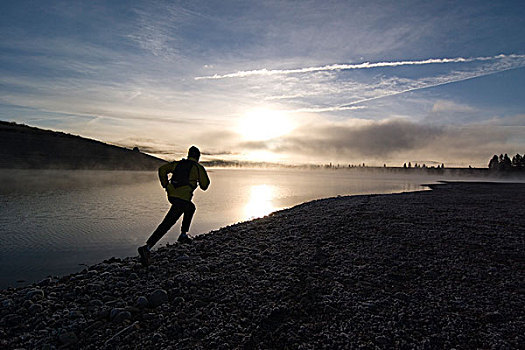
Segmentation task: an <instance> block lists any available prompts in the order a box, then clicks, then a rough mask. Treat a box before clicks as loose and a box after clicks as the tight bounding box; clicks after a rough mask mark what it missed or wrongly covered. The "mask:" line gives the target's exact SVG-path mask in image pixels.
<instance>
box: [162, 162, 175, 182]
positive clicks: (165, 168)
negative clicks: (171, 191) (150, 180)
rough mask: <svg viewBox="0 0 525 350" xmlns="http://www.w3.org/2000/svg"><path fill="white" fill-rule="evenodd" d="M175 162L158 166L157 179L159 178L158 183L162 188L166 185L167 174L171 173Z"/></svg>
mask: <svg viewBox="0 0 525 350" xmlns="http://www.w3.org/2000/svg"><path fill="white" fill-rule="evenodd" d="M175 163H176V162H171V163H168V164H164V165H162V166H161V167H160V168H159V180H160V185H161V186H162V187H163V188H166V186H168V184H169V180H168V174H169V173H171V172H172V171H173V169H174V168H175Z"/></svg>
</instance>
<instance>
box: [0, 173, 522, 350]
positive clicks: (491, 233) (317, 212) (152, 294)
mask: <svg viewBox="0 0 525 350" xmlns="http://www.w3.org/2000/svg"><path fill="white" fill-rule="evenodd" d="M432 187H433V190H432V191H421V192H413V193H403V194H392V195H367V196H352V197H337V198H329V199H323V200H318V201H313V202H309V203H305V204H301V205H299V206H296V207H294V208H291V209H287V210H283V211H279V212H277V213H274V214H271V215H270V216H268V217H264V218H261V219H257V220H254V221H250V222H244V223H239V224H235V225H232V226H228V227H225V228H222V229H220V230H217V231H212V232H210V233H209V234H206V235H203V236H199V237H197V238H196V239H195V240H194V241H193V243H192V244H189V245H179V244H176V245H168V246H166V247H161V248H159V249H157V250H154V251H153V253H152V259H153V265H151V266H150V267H148V268H143V267H141V265H140V264H139V262H138V258H137V257H130V258H126V259H118V258H112V259H109V260H106V261H104V262H102V263H100V264H97V265H93V266H90V267H89V268H87V269H85V270H84V271H82V272H80V273H76V274H72V275H68V276H63V277H49V278H47V279H45V280H43V281H41V282H39V283H35V284H34V285H32V286H29V287H23V288H9V289H6V290H2V291H0V348H8V349H11V348H12V349H15V348H25V349H55V348H57V349H58V348H61V349H63V348H75V349H76V348H80V349H105V348H107V349H115V348H120V349H135V348H141V349H179V348H182V349H185V348H186V349H189V348H191V349H199V348H207V349H208V348H209V349H231V348H244V349H252V348H255V349H257V348H279V349H286V348H289V349H334V348H385V349H386V348H421V349H431V348H456V349H466V348H469V349H470V348H487V349H488V348H498V349H506V348H507V349H510V348H520V347H522V346H523V345H524V344H525V335H524V334H525V311H524V310H525V300H524V295H525V269H524V266H525V205H524V198H525V184H489V183H447V184H442V185H432Z"/></svg>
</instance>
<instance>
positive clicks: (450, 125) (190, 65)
mask: <svg viewBox="0 0 525 350" xmlns="http://www.w3.org/2000/svg"><path fill="white" fill-rule="evenodd" d="M524 14H525V2H523V1H467V0H465V1H373V0H367V1H363V0H361V1H329V0H324V1H308V0H305V1H271V0H270V1H246V0H245V1H226V0H225V1H199V0H192V1H155V0H152V1H74V0H68V1H23V0H20V1H9V2H8V1H3V2H1V4H0V119H1V120H7V121H13V122H17V123H24V124H28V125H31V126H36V127H41V128H46V129H53V130H60V131H64V132H68V133H71V134H75V135H80V136H83V137H89V138H94V139H97V140H101V141H104V142H108V143H112V144H116V145H121V146H125V147H134V146H137V147H139V148H140V149H141V150H142V151H144V152H147V153H150V154H153V155H156V156H159V157H162V158H164V159H168V160H172V159H178V158H180V157H182V156H184V155H185V153H186V151H187V149H188V148H189V146H191V145H197V146H198V147H199V148H200V149H201V151H202V154H203V157H202V159H204V160H213V159H225V160H253V161H268V162H278V163H287V164H304V163H316V164H324V163H329V162H332V163H341V164H357V163H359V164H360V163H363V162H364V163H366V164H370V165H383V164H387V165H389V166H401V165H402V164H403V163H405V162H409V161H410V162H412V163H416V162H417V163H425V164H427V165H429V166H431V165H435V164H441V163H445V164H446V166H461V167H463V166H469V165H472V166H476V167H477V166H479V167H486V166H487V164H488V161H489V160H490V158H491V157H492V155H493V154H496V153H497V154H500V153H508V154H509V155H511V156H512V155H514V154H516V153H520V154H523V153H525V89H524V83H525V16H524Z"/></svg>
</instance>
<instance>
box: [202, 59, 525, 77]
mask: <svg viewBox="0 0 525 350" xmlns="http://www.w3.org/2000/svg"><path fill="white" fill-rule="evenodd" d="M501 59H525V55H516V54H511V55H505V54H500V55H496V56H481V57H470V58H464V57H455V58H429V59H426V60H413V61H387V62H373V63H370V62H363V63H358V64H331V65H326V66H319V67H304V68H295V69H266V68H262V69H256V70H248V71H238V72H235V73H228V74H222V75H221V74H214V75H208V76H200V77H195V78H194V79H195V80H204V79H225V78H245V77H249V76H254V75H284V74H297V73H313V72H323V71H342V70H352V69H370V68H381V67H399V66H419V65H427V64H443V63H468V62H483V61H493V60H501Z"/></svg>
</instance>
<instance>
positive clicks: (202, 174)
mask: <svg viewBox="0 0 525 350" xmlns="http://www.w3.org/2000/svg"><path fill="white" fill-rule="evenodd" d="M197 166H198V167H199V187H200V188H201V190H203V191H206V190H207V189H208V187H209V186H210V178H209V177H208V173H207V172H206V169H204V167H203V166H202V165H200V164H198V165H197Z"/></svg>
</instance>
